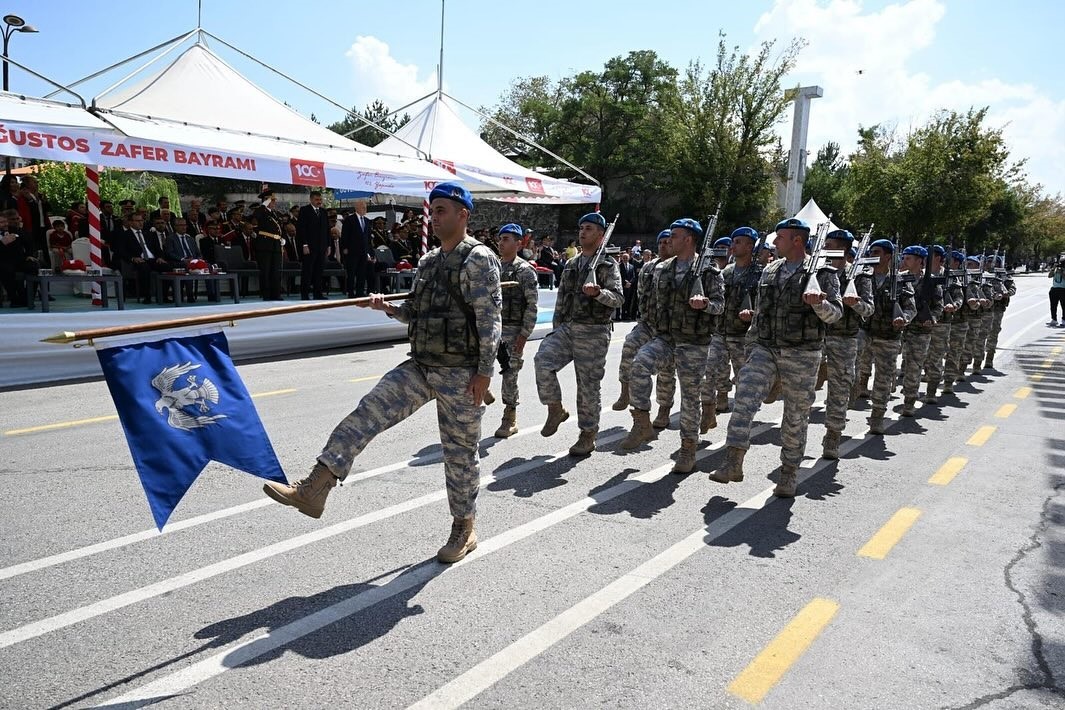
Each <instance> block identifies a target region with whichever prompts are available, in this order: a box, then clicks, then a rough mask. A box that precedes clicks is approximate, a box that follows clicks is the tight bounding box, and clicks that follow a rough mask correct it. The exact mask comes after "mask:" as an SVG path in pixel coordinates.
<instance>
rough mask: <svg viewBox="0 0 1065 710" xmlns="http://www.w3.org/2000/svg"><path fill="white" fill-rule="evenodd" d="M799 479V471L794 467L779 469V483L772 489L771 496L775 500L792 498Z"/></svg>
mask: <svg viewBox="0 0 1065 710" xmlns="http://www.w3.org/2000/svg"><path fill="white" fill-rule="evenodd" d="M798 477H799V469H798V468H796V467H795V466H784V467H783V468H781V469H780V483H778V484H777V485H776V488H774V489H773V495H775V496H776V497H777V498H794V497H795V487H796V485H798V484H797V479H798Z"/></svg>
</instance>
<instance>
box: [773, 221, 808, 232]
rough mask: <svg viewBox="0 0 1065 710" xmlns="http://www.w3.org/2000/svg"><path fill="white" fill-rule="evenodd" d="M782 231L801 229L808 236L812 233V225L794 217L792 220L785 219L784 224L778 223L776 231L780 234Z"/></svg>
mask: <svg viewBox="0 0 1065 710" xmlns="http://www.w3.org/2000/svg"><path fill="white" fill-rule="evenodd" d="M782 229H801V230H802V231H804V232H806V233H807V234H809V233H810V225H808V224H806V222H804V221H802V220H801V219H799V218H798V217H792V218H790V219H785V220H784V221H782V222H777V226H776V229H775V230H774V231H777V232H779V231H780V230H782Z"/></svg>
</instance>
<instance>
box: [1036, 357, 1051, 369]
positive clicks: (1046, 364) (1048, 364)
mask: <svg viewBox="0 0 1065 710" xmlns="http://www.w3.org/2000/svg"><path fill="white" fill-rule="evenodd" d="M1053 366H1054V358H1052V357H1048V358H1047V359H1046V360H1043V364H1042V365H1040V366H1039V367H1042V368H1044V369H1046V368H1049V367H1053Z"/></svg>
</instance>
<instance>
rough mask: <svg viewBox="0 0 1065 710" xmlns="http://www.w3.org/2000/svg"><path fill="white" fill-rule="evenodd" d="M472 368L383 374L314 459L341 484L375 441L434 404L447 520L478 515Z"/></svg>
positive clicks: (410, 365) (412, 366)
mask: <svg viewBox="0 0 1065 710" xmlns="http://www.w3.org/2000/svg"><path fill="white" fill-rule="evenodd" d="M475 372H476V368H473V367H423V366H421V365H419V364H418V363H416V362H415V361H414V360H407V361H406V362H403V363H401V364H400V365H398V366H397V367H395V368H393V369H392V370H390V371H389V372H388V373H386V374H385V376H384V377H382V378H381V379H380V380H378V382H377V384H376V385H375V386H374V388H373V389H372V390H370V391H369V393H367V395H366V396H365V397H363V398H362V401H361V402H359V405H358V406H357V407H355V411H353V412H352V413H351V414H349V415H348V416H346V417H344V419H343V421H341V422H340V424H338V425H337V427H336V428H335V429H334V430H333V433H332V434H330V435H329V441H328V442H326V445H325V448H324V449H322V453H321V454H319V455H318V460H319V461H320V462H322V463H323V464H325V465H326V466H327V467H328V468H329V470H330V471H332V472H333V473H334V474H336V476H337V477H338V478H340V480H344V479H345V478H347V476H348V472H349V471H350V470H351V466H352V464H353V463H354V461H355V457H356V456H358V455H359V454H360V453H361V452H362V450H363V449H365V448H366V446H367V444H369V443H370V442H371V441H372V440H373V438H374V437H375V436H377V435H378V434H380V433H381V432H383V431H385V430H386V429H390V428H391V427H393V426H395V425H396V424H398V423H400V422H401V421H403V420H404V419H406V418H407V417H409V416H410V415H411V414H414V412H416V411H417V410H418V409H419V408H420V407H421V406H422V405H423V404H425V403H427V402H430V401H432V400H434V399H435V400H436V420H437V424H438V426H439V427H440V444H441V446H442V447H443V451H444V478H445V481H446V483H447V501H448V505H449V506H450V507H451V515H453V516H454V517H456V518H469V517H472V516H473V515H474V513H476V511H477V506H476V503H477V492H478V491H479V490H480V479H481V470H480V463H479V458H478V450H477V447H478V442H479V441H480V440H481V415H482V414H483V413H484V407H478V406H477V405H475V404H474V403H473V398H472V397H471V396H470V395H469V394H467V393H466V387H468V386H469V384H470V378H472V377H473V375H474V374H475Z"/></svg>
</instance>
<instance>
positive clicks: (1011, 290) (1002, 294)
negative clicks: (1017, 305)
mask: <svg viewBox="0 0 1065 710" xmlns="http://www.w3.org/2000/svg"><path fill="white" fill-rule="evenodd" d="M991 263H992V267H993V268H994V269H995V270H998V269H1000V268H1001V269H1002V274H1001V275H997V274H995V273H992V274H991V284H992V287H993V288H994V291H995V295H994V297H993V298H992V301H991V327H990V330H988V333H987V345H986V346H985V349H984V352H985V355H984V367H994V366H995V349H996V348H998V334H999V333H1000V332H1002V317H1003V316H1004V315H1005V314H1006V309H1007V308H1008V307H1009V305H1010V298H1011V297H1012V296H1016V295H1017V285H1016V284H1015V283H1013V277H1012V276H1010V275H1009V274H1008V273H1006V272H1005V266H1006V262H1005V259H1004V258H1003V257H1001V256H999V257H995V259H994V260H993V261H992V262H991ZM984 278H985V279H987V276H986V275H985V276H984Z"/></svg>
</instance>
